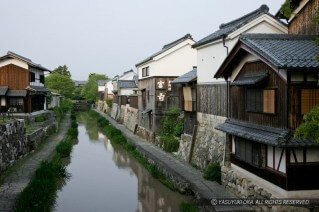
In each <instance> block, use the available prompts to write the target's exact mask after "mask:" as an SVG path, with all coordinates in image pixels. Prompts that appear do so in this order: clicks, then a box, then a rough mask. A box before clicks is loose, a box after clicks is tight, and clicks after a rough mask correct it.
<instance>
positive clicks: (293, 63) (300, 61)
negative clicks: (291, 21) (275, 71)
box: [240, 34, 319, 69]
mask: <svg viewBox="0 0 319 212" xmlns="http://www.w3.org/2000/svg"><path fill="white" fill-rule="evenodd" d="M317 38H318V36H317V35H313V36H312V35H292V34H243V35H242V36H241V37H240V41H241V42H243V43H244V44H246V45H247V46H248V47H250V48H251V49H253V50H255V51H256V52H257V53H259V54H260V55H262V56H263V57H264V58H266V59H267V60H269V61H270V62H271V63H272V64H273V65H275V66H276V67H278V68H289V69H294V68H319V62H318V60H317V58H316V57H317V55H318V54H319V46H317V45H316V44H315V40H316V39H317Z"/></svg>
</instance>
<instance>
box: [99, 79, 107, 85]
mask: <svg viewBox="0 0 319 212" xmlns="http://www.w3.org/2000/svg"><path fill="white" fill-rule="evenodd" d="M106 82H107V81H106V80H98V81H97V83H98V85H99V86H104V85H105V83H106Z"/></svg>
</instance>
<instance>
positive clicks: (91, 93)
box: [81, 73, 107, 103]
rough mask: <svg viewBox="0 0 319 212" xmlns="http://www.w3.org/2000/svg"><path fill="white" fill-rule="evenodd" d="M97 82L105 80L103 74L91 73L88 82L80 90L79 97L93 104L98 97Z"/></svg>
mask: <svg viewBox="0 0 319 212" xmlns="http://www.w3.org/2000/svg"><path fill="white" fill-rule="evenodd" d="M99 80H107V76H106V75H104V74H96V73H91V74H90V75H89V79H88V82H87V83H86V85H85V86H84V87H83V89H82V92H81V96H83V97H84V98H85V99H86V100H87V101H88V102H90V103H94V102H95V101H96V99H97V97H98V81H99Z"/></svg>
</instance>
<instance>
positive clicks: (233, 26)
mask: <svg viewBox="0 0 319 212" xmlns="http://www.w3.org/2000/svg"><path fill="white" fill-rule="evenodd" d="M268 12H269V8H268V6H267V5H261V7H260V8H258V9H257V10H254V11H252V12H250V13H248V14H246V15H244V16H242V17H240V18H238V19H235V20H233V21H231V22H228V23H225V24H221V25H220V27H219V30H217V31H215V32H214V33H212V34H210V35H208V36H207V37H205V38H203V39H201V40H199V41H197V42H196V43H195V44H193V47H194V48H197V47H200V46H202V45H205V44H207V43H211V42H213V41H215V40H218V39H221V38H223V37H224V36H227V35H229V34H230V33H232V32H234V31H236V30H237V29H239V28H241V27H242V26H244V25H246V24H248V23H249V22H251V21H253V20H255V19H256V18H258V17H259V16H261V15H263V14H268V15H270V16H271V17H273V18H274V19H276V18H275V17H274V16H273V15H271V14H270V13H268ZM276 20H277V19H276ZM278 21H279V22H280V23H281V24H284V23H283V22H281V21H280V20H278Z"/></svg>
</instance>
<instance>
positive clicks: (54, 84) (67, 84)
mask: <svg viewBox="0 0 319 212" xmlns="http://www.w3.org/2000/svg"><path fill="white" fill-rule="evenodd" d="M45 86H46V87H47V88H48V89H50V90H51V91H53V92H56V93H59V94H61V95H63V96H65V97H68V98H71V97H72V93H73V90H74V82H73V81H72V79H71V78H70V77H69V76H67V75H61V74H59V73H52V74H50V75H49V76H47V77H46V79H45Z"/></svg>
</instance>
